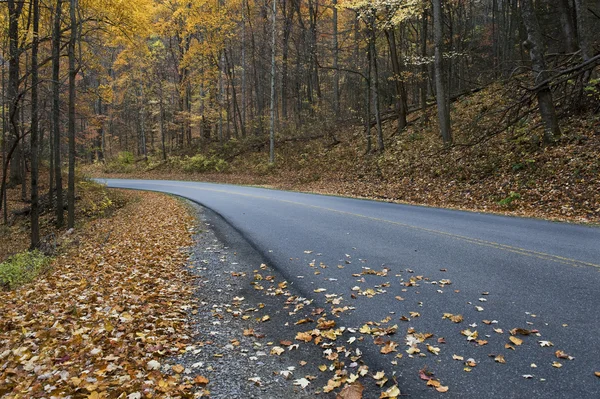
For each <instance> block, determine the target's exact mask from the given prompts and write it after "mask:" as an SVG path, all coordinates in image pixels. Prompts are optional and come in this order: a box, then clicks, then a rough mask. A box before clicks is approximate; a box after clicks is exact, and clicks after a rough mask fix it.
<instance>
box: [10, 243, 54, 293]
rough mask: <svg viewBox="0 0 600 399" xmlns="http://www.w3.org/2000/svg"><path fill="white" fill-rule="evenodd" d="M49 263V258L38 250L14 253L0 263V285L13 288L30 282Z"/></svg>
mask: <svg viewBox="0 0 600 399" xmlns="http://www.w3.org/2000/svg"><path fill="white" fill-rule="evenodd" d="M49 263H50V262H49V258H48V257H47V256H45V255H44V254H43V253H42V252H40V251H38V250H35V251H31V252H29V251H26V252H21V253H18V254H16V255H13V256H11V257H10V258H8V259H7V260H5V261H4V262H2V263H0V287H1V288H3V289H13V288H15V287H16V286H19V285H22V284H25V283H28V282H30V281H32V280H33V279H34V278H36V277H37V276H38V275H39V274H40V273H42V272H43V271H44V270H45V268H46V267H47V266H48V264H49Z"/></svg>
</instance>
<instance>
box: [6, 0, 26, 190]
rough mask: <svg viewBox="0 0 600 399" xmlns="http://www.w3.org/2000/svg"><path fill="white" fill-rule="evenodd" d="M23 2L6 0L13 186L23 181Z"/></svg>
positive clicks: (10, 182) (10, 159)
mask: <svg viewBox="0 0 600 399" xmlns="http://www.w3.org/2000/svg"><path fill="white" fill-rule="evenodd" d="M24 4H25V2H19V1H15V0H8V20H9V21H8V41H9V54H8V56H9V61H8V121H9V132H10V133H9V137H10V140H11V142H12V143H13V144H17V145H16V146H14V151H13V152H12V153H9V155H11V156H10V157H9V158H8V160H9V161H10V180H9V186H15V185H18V184H21V183H22V182H23V176H22V175H21V153H20V148H19V145H18V143H19V141H20V140H21V135H20V133H19V121H18V118H19V115H20V113H19V59H20V55H21V48H20V43H19V19H20V17H21V12H22V11H23V5H24Z"/></svg>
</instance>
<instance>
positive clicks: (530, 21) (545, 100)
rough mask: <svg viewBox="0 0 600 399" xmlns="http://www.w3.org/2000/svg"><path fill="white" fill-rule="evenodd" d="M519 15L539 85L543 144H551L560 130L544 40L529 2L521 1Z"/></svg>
mask: <svg viewBox="0 0 600 399" xmlns="http://www.w3.org/2000/svg"><path fill="white" fill-rule="evenodd" d="M521 14H522V16H523V24H524V25H525V28H526V29H527V42H526V47H527V48H528V49H529V56H530V57H531V64H532V70H533V77H534V81H535V84H536V85H539V87H538V88H537V99H538V105H539V108H540V115H541V116H542V121H543V122H544V142H545V143H551V142H553V141H554V140H556V139H557V138H558V137H559V136H560V128H559V127H558V120H557V118H556V111H555V110H554V101H553V100H552V91H551V90H550V86H549V85H548V83H547V80H548V78H549V77H550V74H549V73H548V68H547V67H546V60H545V59H544V40H543V38H542V32H541V28H540V24H539V22H538V20H537V17H536V16H535V12H534V9H533V4H532V2H531V0H521Z"/></svg>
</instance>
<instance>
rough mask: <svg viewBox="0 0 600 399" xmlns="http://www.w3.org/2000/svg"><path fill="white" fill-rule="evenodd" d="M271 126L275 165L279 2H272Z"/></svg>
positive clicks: (271, 143)
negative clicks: (276, 49)
mask: <svg viewBox="0 0 600 399" xmlns="http://www.w3.org/2000/svg"><path fill="white" fill-rule="evenodd" d="M271 1H272V3H273V4H272V6H273V9H272V10H271V11H272V19H271V125H270V129H269V163H270V164H273V163H275V45H276V44H277V43H276V39H277V1H276V0H271Z"/></svg>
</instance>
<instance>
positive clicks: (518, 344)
mask: <svg viewBox="0 0 600 399" xmlns="http://www.w3.org/2000/svg"><path fill="white" fill-rule="evenodd" d="M508 339H509V340H510V342H512V343H513V344H515V345H517V346H520V345H522V344H523V340H522V339H520V338H517V337H513V336H511V337H508Z"/></svg>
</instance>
